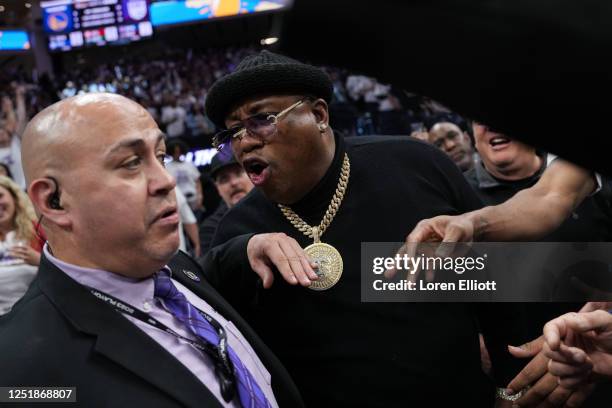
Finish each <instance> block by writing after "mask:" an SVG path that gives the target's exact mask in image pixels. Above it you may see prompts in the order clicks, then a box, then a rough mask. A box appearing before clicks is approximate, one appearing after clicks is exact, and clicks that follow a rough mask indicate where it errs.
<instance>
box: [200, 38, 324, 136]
mask: <svg viewBox="0 0 612 408" xmlns="http://www.w3.org/2000/svg"><path fill="white" fill-rule="evenodd" d="M275 93H278V94H288V93H295V94H304V95H312V96H316V97H318V98H322V99H324V100H325V101H326V102H329V101H330V100H331V97H332V94H333V85H332V83H331V80H330V79H329V76H328V75H327V74H326V73H325V71H323V70H322V69H320V68H317V67H314V66H312V65H307V64H304V63H301V62H299V61H296V60H294V59H292V58H289V57H286V56H284V55H278V54H274V53H271V52H269V51H265V50H264V51H261V52H260V53H259V54H255V55H251V56H248V57H246V58H245V59H243V60H242V61H241V62H240V64H238V66H237V67H236V69H235V70H234V72H232V73H230V74H228V75H226V76H224V77H222V78H220V79H219V80H217V82H215V83H214V84H213V86H212V87H211V88H210V91H209V92H208V95H207V97H206V106H205V108H206V114H207V115H208V117H209V118H210V120H212V121H213V123H214V124H215V125H217V126H219V127H220V128H225V123H224V121H225V117H226V115H227V114H229V113H230V112H229V111H230V109H231V108H232V107H233V106H235V105H236V104H238V103H240V102H241V101H242V100H244V99H246V98H249V97H253V96H257V95H274V94H275Z"/></svg>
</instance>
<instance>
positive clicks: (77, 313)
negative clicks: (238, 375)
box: [39, 255, 221, 407]
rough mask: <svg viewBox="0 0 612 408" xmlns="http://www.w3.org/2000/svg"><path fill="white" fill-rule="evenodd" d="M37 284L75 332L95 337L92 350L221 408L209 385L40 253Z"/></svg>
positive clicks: (174, 391)
mask: <svg viewBox="0 0 612 408" xmlns="http://www.w3.org/2000/svg"><path fill="white" fill-rule="evenodd" d="M39 285H40V288H41V290H42V291H43V292H44V293H45V294H46V295H47V297H48V298H49V299H50V300H51V302H53V304H54V305H55V306H56V307H57V309H58V310H59V311H60V312H61V313H62V314H63V315H64V316H65V317H66V318H67V319H68V320H69V321H70V322H71V323H72V324H73V325H74V326H75V328H76V329H77V330H79V331H81V332H84V333H88V334H91V335H92V336H95V337H96V339H95V346H94V350H95V351H96V352H98V353H100V354H102V355H104V356H106V357H107V358H109V359H110V360H112V361H114V362H115V363H117V364H118V365H120V366H122V367H124V368H126V369H128V370H130V371H131V372H133V373H134V374H135V375H137V376H139V377H142V378H143V379H144V380H146V381H148V382H149V383H151V384H153V385H155V386H156V387H157V388H158V389H159V390H161V391H162V392H165V393H167V394H169V395H170V396H172V397H173V398H175V399H176V400H177V401H179V402H181V403H182V404H184V405H186V406H190V407H195V406H207V407H209V406H210V407H221V404H220V403H219V401H218V400H217V398H216V397H215V396H214V395H213V394H211V392H210V391H209V390H208V388H207V387H205V386H204V385H203V384H202V383H201V382H200V381H199V380H198V378H197V377H196V376H194V375H193V374H192V373H191V372H190V371H189V370H188V369H187V368H186V367H185V366H184V365H182V364H181V363H180V362H179V361H178V360H177V359H176V358H174V357H173V356H172V355H171V354H170V353H168V352H167V351H166V350H165V349H164V348H163V347H162V346H160V345H159V344H158V343H157V342H156V341H155V340H153V339H152V338H150V337H149V336H147V335H146V334H145V333H144V332H143V331H142V330H140V329H139V328H137V327H136V326H134V324H132V323H131V322H130V321H129V320H127V319H126V318H125V317H123V316H122V315H121V314H120V313H118V312H116V311H115V310H113V309H112V308H111V307H109V306H108V305H106V304H104V303H103V302H102V301H100V300H98V299H96V298H95V297H94V296H92V295H91V294H90V293H89V291H88V290H87V289H86V288H84V287H83V286H81V285H79V284H78V283H77V282H75V281H74V280H72V279H71V278H70V277H68V276H67V275H66V274H65V273H63V272H62V271H60V270H59V269H58V268H56V267H55V265H53V264H52V263H51V262H49V261H48V260H47V259H46V258H45V257H44V255H43V256H42V258H41V264H40V269H39ZM210 386H218V385H217V384H210Z"/></svg>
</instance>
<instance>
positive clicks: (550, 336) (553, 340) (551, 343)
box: [544, 315, 567, 351]
mask: <svg viewBox="0 0 612 408" xmlns="http://www.w3.org/2000/svg"><path fill="white" fill-rule="evenodd" d="M564 317H565V315H564V316H561V317H557V318H556V319H553V320H551V321H550V322H548V323H546V324H545V325H544V340H545V341H546V343H547V344H548V347H549V348H550V349H551V350H553V351H554V350H558V349H559V346H560V344H561V338H562V337H564V336H565V333H567V324H566V322H565V319H564Z"/></svg>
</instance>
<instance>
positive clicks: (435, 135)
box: [428, 118, 475, 171]
mask: <svg viewBox="0 0 612 408" xmlns="http://www.w3.org/2000/svg"><path fill="white" fill-rule="evenodd" d="M428 134H429V142H430V143H431V144H433V145H434V146H436V147H437V148H439V149H441V150H442V151H444V152H445V153H446V154H447V155H448V156H449V157H450V158H451V159H452V160H453V161H454V162H455V164H456V165H457V166H459V168H460V169H461V171H468V170H470V169H471V168H472V167H474V159H475V158H474V149H473V148H472V140H471V139H470V136H469V135H468V133H467V132H466V131H464V130H462V129H460V128H459V126H458V125H456V124H455V123H453V122H450V121H448V120H447V119H445V118H442V119H440V120H439V121H436V123H435V124H434V125H433V126H432V127H431V128H430V129H429V132H428Z"/></svg>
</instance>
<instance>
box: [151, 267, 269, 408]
mask: <svg viewBox="0 0 612 408" xmlns="http://www.w3.org/2000/svg"><path fill="white" fill-rule="evenodd" d="M155 297H158V298H160V299H161V300H163V302H164V305H165V307H166V308H167V309H168V311H169V312H170V313H172V315H173V316H174V317H176V318H177V319H178V320H179V321H181V322H182V323H183V324H185V326H187V327H188V328H189V330H191V332H192V333H193V334H195V335H196V336H198V337H199V338H200V339H202V340H204V341H206V342H207V343H210V344H211V345H212V346H214V347H215V348H217V347H219V342H220V338H219V334H218V332H217V330H215V328H214V327H213V325H212V324H210V323H209V321H208V320H206V319H205V318H204V316H203V315H202V313H200V312H199V311H198V310H197V309H196V308H195V306H193V305H192V304H191V303H189V301H188V300H187V298H186V297H185V295H183V294H182V293H181V292H179V291H178V289H177V288H176V287H175V286H174V284H173V283H172V280H171V279H170V276H168V275H167V274H165V273H163V272H162V273H157V274H156V275H155ZM227 354H228V355H229V358H230V360H231V362H232V365H233V367H234V377H235V379H236V382H237V388H238V396H239V397H240V403H241V404H242V406H243V407H244V408H271V405H270V402H269V401H268V399H267V398H266V396H265V395H264V393H263V391H262V390H261V388H260V387H259V385H258V384H257V382H256V381H255V378H253V375H252V374H251V373H250V372H249V370H248V369H247V368H246V367H245V365H244V364H243V363H242V361H241V360H240V358H239V357H238V355H237V354H236V352H235V351H234V350H233V349H232V348H231V347H229V346H227Z"/></svg>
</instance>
